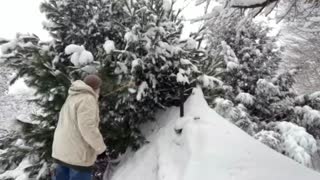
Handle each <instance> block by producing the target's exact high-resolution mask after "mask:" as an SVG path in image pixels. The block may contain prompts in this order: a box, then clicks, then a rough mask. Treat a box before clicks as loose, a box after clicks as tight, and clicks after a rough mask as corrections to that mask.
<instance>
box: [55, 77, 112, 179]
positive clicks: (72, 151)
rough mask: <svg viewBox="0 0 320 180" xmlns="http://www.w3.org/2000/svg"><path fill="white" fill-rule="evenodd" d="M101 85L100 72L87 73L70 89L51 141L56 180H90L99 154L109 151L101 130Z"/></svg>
mask: <svg viewBox="0 0 320 180" xmlns="http://www.w3.org/2000/svg"><path fill="white" fill-rule="evenodd" d="M100 86H101V79H100V78H99V77H98V76H96V75H88V76H87V77H86V78H85V79H84V80H83V81H80V80H78V81H75V82H73V83H72V85H71V87H70V89H69V92H68V93H69V95H68V98H67V100H66V101H65V103H64V105H63V107H62V109H61V111H60V115H59V122H58V125H57V128H56V130H55V133H54V140H53V145H52V157H53V158H54V160H55V162H56V164H57V167H56V168H55V172H54V174H55V175H54V176H55V177H54V179H56V180H90V179H91V175H92V172H91V171H92V166H93V165H94V162H95V161H96V158H97V156H98V155H100V154H102V153H104V152H105V151H106V145H105V144H104V141H103V138H102V135H101V133H100V131H99V121H100V119H99V106H98V97H99V93H100Z"/></svg>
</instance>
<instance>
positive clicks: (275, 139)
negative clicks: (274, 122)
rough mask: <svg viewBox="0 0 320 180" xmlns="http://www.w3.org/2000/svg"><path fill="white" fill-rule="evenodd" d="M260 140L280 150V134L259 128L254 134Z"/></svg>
mask: <svg viewBox="0 0 320 180" xmlns="http://www.w3.org/2000/svg"><path fill="white" fill-rule="evenodd" d="M254 137H255V138H256V139H257V140H259V141H260V142H262V143H264V144H266V145H267V146H269V147H271V148H272V149H274V150H276V151H278V152H281V143H282V142H281V134H279V133H278V132H276V131H271V130H261V131H259V132H258V133H256V134H255V135H254Z"/></svg>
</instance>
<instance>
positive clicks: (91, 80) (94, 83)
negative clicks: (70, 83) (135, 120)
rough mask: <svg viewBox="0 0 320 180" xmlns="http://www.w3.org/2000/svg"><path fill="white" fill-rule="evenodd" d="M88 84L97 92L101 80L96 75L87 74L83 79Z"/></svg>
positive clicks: (98, 91)
mask: <svg viewBox="0 0 320 180" xmlns="http://www.w3.org/2000/svg"><path fill="white" fill-rule="evenodd" d="M83 82H84V83H86V84H87V85H88V86H90V87H91V88H92V89H93V90H94V91H95V92H96V93H97V94H99V93H100V86H101V84H102V80H101V79H100V77H99V76H97V75H88V76H86V77H85V78H84V80H83Z"/></svg>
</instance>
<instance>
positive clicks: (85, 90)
mask: <svg viewBox="0 0 320 180" xmlns="http://www.w3.org/2000/svg"><path fill="white" fill-rule="evenodd" d="M68 93H69V95H71V96H73V95H78V94H92V95H93V96H94V97H96V98H98V95H97V94H96V93H95V92H94V90H93V89H92V88H91V87H90V86H88V85H87V84H86V83H84V82H83V81H81V80H77V81H74V82H73V83H72V84H71V87H70V88H69V92H68Z"/></svg>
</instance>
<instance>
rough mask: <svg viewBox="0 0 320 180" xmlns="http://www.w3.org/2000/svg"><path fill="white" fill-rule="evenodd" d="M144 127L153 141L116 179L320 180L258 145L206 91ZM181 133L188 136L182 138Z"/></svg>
mask: <svg viewBox="0 0 320 180" xmlns="http://www.w3.org/2000/svg"><path fill="white" fill-rule="evenodd" d="M185 112H186V117H185V118H182V119H180V118H179V108H170V109H168V110H166V111H164V112H159V113H158V115H157V121H156V122H155V123H150V124H149V125H146V126H145V127H143V128H142V129H143V132H144V134H145V135H146V137H147V140H148V141H150V143H149V144H146V145H144V146H143V147H142V148H141V149H140V150H138V151H137V152H136V153H134V154H133V155H132V156H129V157H127V158H126V159H125V160H123V162H122V163H121V165H120V166H119V167H118V169H117V170H116V171H115V173H114V175H113V177H112V178H111V180H196V179H201V180H213V179H217V180H284V179H290V180H302V179H307V180H318V179H319V178H320V174H318V173H317V172H315V171H312V170H310V169H308V168H306V167H304V166H302V165H300V164H298V163H296V162H295V161H293V160H291V159H289V158H287V157H285V156H283V155H281V154H279V153H277V152H276V151H274V150H272V149H270V148H268V147H267V146H265V145H263V144H262V143H260V142H258V141H257V140H255V139H254V138H252V137H251V136H249V135H248V134H246V133H245V132H243V131H242V130H240V129H239V128H237V127H236V126H235V125H233V124H232V123H231V122H229V121H227V120H225V119H224V118H222V117H221V116H219V115H218V114H217V113H216V112H215V111H214V110H212V109H210V108H209V106H208V105H207V103H206V101H205V100H204V98H203V93H202V91H201V89H200V88H196V89H194V92H193V95H191V97H190V98H189V99H188V100H187V102H186V103H185ZM179 130H182V132H181V133H180V134H179V133H177V132H179Z"/></svg>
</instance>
